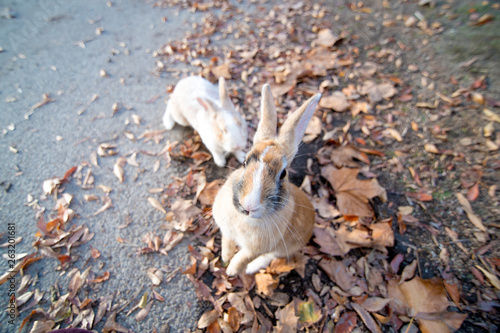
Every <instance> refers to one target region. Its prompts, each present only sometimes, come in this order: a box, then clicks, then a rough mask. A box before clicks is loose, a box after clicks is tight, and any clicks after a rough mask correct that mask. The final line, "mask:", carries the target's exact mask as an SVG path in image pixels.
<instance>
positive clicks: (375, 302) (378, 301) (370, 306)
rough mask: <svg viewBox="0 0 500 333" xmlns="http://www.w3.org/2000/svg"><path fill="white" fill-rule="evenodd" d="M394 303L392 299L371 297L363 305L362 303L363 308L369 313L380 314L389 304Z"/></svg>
mask: <svg viewBox="0 0 500 333" xmlns="http://www.w3.org/2000/svg"><path fill="white" fill-rule="evenodd" d="M391 301H392V299H390V298H382V297H369V298H367V299H366V300H365V301H364V302H363V303H361V306H362V307H363V308H364V309H365V310H366V311H369V312H378V311H380V310H382V309H383V308H385V306H386V305H387V304H389V303H390V302H391Z"/></svg>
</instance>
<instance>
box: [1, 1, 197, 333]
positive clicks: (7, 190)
mask: <svg viewBox="0 0 500 333" xmlns="http://www.w3.org/2000/svg"><path fill="white" fill-rule="evenodd" d="M0 7H1V8H0V10H2V13H3V15H2V17H1V18H0V47H1V48H2V49H3V52H0V131H3V132H2V133H1V135H0V182H1V183H2V187H1V188H0V221H1V227H0V228H1V229H0V233H6V232H7V223H9V222H10V223H15V225H16V237H19V236H21V237H22V238H23V240H22V242H21V243H20V244H19V245H17V247H16V252H17V253H24V252H32V251H33V248H32V241H33V240H34V234H35V232H36V231H37V229H36V220H35V211H34V210H33V209H32V208H30V207H28V206H27V205H26V203H27V196H28V194H30V195H32V196H33V197H34V198H35V199H37V198H39V197H40V195H41V194H42V182H43V180H45V179H48V178H51V177H56V176H57V177H62V176H63V175H64V173H65V172H66V170H68V169H69V168H70V167H71V166H73V165H80V164H81V163H82V162H84V161H90V154H91V152H92V151H96V149H97V147H98V145H99V144H100V143H102V142H111V143H113V144H116V145H117V147H118V150H119V154H120V155H122V156H124V155H126V154H127V153H128V152H133V151H138V150H146V151H159V150H161V148H162V146H161V145H155V144H153V143H152V142H148V143H144V142H143V141H139V142H132V141H130V140H128V139H127V138H126V137H125V135H124V131H125V130H127V131H128V132H131V133H134V134H135V136H136V137H137V136H138V135H140V134H141V133H143V132H144V131H146V130H147V129H163V127H162V125H161V122H160V119H161V116H162V113H163V110H164V105H165V104H164V100H165V87H166V85H167V83H169V82H168V81H167V79H164V78H160V77H158V76H157V75H154V70H155V59H154V58H153V56H152V53H153V51H154V50H156V49H158V48H159V47H161V46H162V45H164V44H165V43H166V42H168V41H169V40H171V39H177V38H180V37H182V35H183V33H184V31H183V29H184V28H183V27H189V26H190V25H189V24H184V22H185V21H186V20H188V21H190V20H195V19H199V16H198V15H197V14H193V13H188V12H187V11H181V12H180V13H176V12H175V11H178V10H177V9H171V8H162V9H160V8H153V7H152V5H151V4H150V3H147V2H145V1H128V0H123V1H120V0H117V1H112V6H108V5H107V2H106V1H103V0H88V1H77V0H73V1H62V0H43V1H30V2H25V1H15V0H6V1H2V3H1V5H0ZM7 8H8V9H7ZM176 14H178V15H176ZM188 15H189V16H188ZM9 16H13V17H12V18H9ZM162 17H168V20H167V21H166V22H163V21H162ZM97 29H102V33H101V34H100V35H99V34H96V30H97ZM101 69H103V70H104V71H105V72H106V73H107V74H108V75H109V77H102V76H101V75H100V70H101ZM120 81H122V82H120ZM170 83H173V82H170ZM43 94H49V96H50V98H51V99H53V100H54V102H52V103H49V104H47V105H45V106H42V107H40V108H37V109H35V110H33V111H32V114H31V115H30V116H29V117H28V114H29V113H30V108H31V107H32V106H33V105H35V104H37V103H38V102H40V101H41V100H42V99H43V98H42V95H43ZM94 94H97V95H98V98H97V100H95V102H93V103H92V104H90V106H88V108H86V110H85V111H84V112H83V113H82V114H81V115H78V113H79V111H81V110H82V109H84V108H85V106H86V105H87V103H89V102H90V101H91V100H92V98H93V96H94ZM114 103H119V106H120V107H119V109H118V111H117V112H116V114H115V115H114V116H113V117H111V116H112V114H113V110H112V105H113V104H114ZM127 107H131V108H132V109H131V110H128V109H127ZM132 114H136V115H138V116H140V117H141V118H142V125H141V126H137V125H135V124H134V123H133V122H131V119H132V118H131V117H132ZM26 118H27V119H26ZM127 121H128V122H130V124H129V125H126V122H127ZM12 129H13V130H12ZM163 142H164V141H163ZM15 151H17V153H14V152H15ZM157 159H158V158H154V157H147V156H144V155H140V156H139V157H138V158H137V160H138V162H139V163H140V165H141V166H140V168H133V167H129V166H127V168H126V170H125V172H126V173H125V177H126V179H125V181H124V182H123V183H122V184H120V183H119V182H118V180H117V178H116V177H115V176H114V175H113V172H112V170H113V163H114V161H115V158H112V157H110V158H100V159H99V164H100V166H99V168H93V173H94V176H95V183H96V185H97V184H104V185H106V186H110V187H112V188H113V192H111V194H110V197H111V199H112V200H113V203H114V207H113V208H112V209H109V210H107V211H106V212H104V213H102V214H99V215H97V216H92V213H93V212H95V211H96V210H97V209H98V208H99V207H101V205H102V204H100V203H95V202H90V203H87V202H85V201H84V200H83V195H84V194H97V195H102V192H101V191H99V190H97V189H94V190H89V191H83V190H81V189H80V188H79V187H78V186H77V185H76V184H73V182H72V184H70V185H68V187H67V189H66V192H67V193H70V194H72V195H74V196H75V198H74V202H73V203H72V205H71V208H73V209H74V210H75V211H76V213H77V214H78V215H79V218H77V219H75V220H74V221H73V222H72V223H75V224H84V225H86V226H87V227H88V228H89V229H90V231H91V232H94V233H95V234H96V235H95V237H94V239H93V240H92V241H91V242H90V245H92V246H93V247H94V248H97V249H98V250H99V251H100V252H101V254H102V255H101V257H100V258H99V259H98V260H91V261H89V262H87V260H88V259H89V257H90V251H89V246H88V245H89V244H87V245H85V246H82V247H80V248H79V249H76V250H74V251H73V253H74V254H78V255H80V256H81V258H80V259H79V260H78V261H77V262H76V263H75V264H74V265H73V266H72V267H77V268H79V269H81V270H83V269H84V268H87V267H88V266H89V265H93V268H92V271H94V272H95V274H96V275H97V276H99V275H100V274H102V272H104V271H110V273H111V277H110V279H109V280H108V281H107V282H106V283H103V284H102V285H97V286H96V287H95V288H92V289H91V288H87V289H86V290H85V293H86V295H87V297H90V298H94V299H95V298H98V297H100V296H106V295H111V294H113V293H115V301H118V300H120V299H125V300H127V299H128V298H130V296H131V295H133V294H135V293H136V292H138V291H139V290H140V289H141V288H143V289H142V293H144V292H145V291H148V292H149V293H150V291H151V288H150V286H151V282H150V280H149V279H148V278H147V276H146V270H147V269H148V268H150V267H156V268H160V267H163V266H167V267H168V268H170V269H175V268H177V267H179V266H181V265H182V264H184V263H185V262H186V260H187V259H188V258H187V257H188V254H187V246H186V244H181V245H179V246H177V247H176V248H175V249H174V251H172V252H171V253H170V255H169V257H165V256H160V255H157V254H156V255H147V256H141V257H139V256H138V255H137V254H136V251H137V245H141V246H144V245H145V244H144V243H142V241H141V239H140V238H141V237H142V235H144V234H145V233H146V232H148V231H152V232H154V233H157V234H158V235H160V236H162V233H164V231H158V226H159V225H161V224H162V223H163V222H164V220H163V214H162V213H160V212H157V211H155V210H154V209H152V208H151V206H150V205H148V202H147V200H146V198H147V197H148V196H151V194H150V193H149V192H148V189H150V188H158V187H162V186H165V185H166V184H169V183H170V182H171V180H170V174H169V173H170V172H176V173H182V172H183V170H175V171H174V170H171V169H165V168H163V167H160V169H159V170H158V171H157V172H156V173H154V172H153V171H152V169H153V166H154V163H155V162H156V160H157ZM163 163H164V162H162V164H161V166H164V165H163ZM141 169H144V170H143V171H144V172H140V170H141ZM136 174H137V175H138V178H137V180H136V181H134V178H135V176H136ZM40 205H41V206H44V207H46V209H47V210H50V209H52V207H53V205H54V201H53V200H52V199H47V200H46V201H40ZM127 216H128V217H130V221H132V223H131V224H130V225H129V227H128V228H125V229H123V230H119V229H118V228H117V227H118V225H120V224H123V223H124V222H125V219H126V217H127ZM117 237H120V238H122V239H124V240H126V241H127V242H129V243H126V244H122V243H119V242H118V241H117V240H116V239H117ZM5 241H7V236H6V234H4V235H3V237H2V238H1V240H0V242H1V243H4V242H5ZM1 252H2V254H3V253H7V251H6V249H1ZM84 265H86V266H85V267H84ZM57 266H58V261H57V260H56V259H51V258H46V259H44V260H42V261H39V262H37V263H36V264H34V265H31V266H30V267H29V269H28V270H27V274H30V275H31V276H32V277H35V276H37V277H38V282H37V283H36V285H35V288H39V289H40V290H41V291H43V292H45V293H46V294H45V296H44V300H43V301H42V303H41V304H45V305H44V306H43V307H44V308H48V303H47V302H48V299H49V295H50V292H49V290H50V286H52V285H53V284H54V283H55V282H56V281H57V283H58V285H59V286H61V291H62V292H64V289H65V288H67V284H68V279H67V277H66V276H65V275H63V276H60V275H61V274H60V273H61V272H57V271H55V269H56V268H57ZM6 270H7V263H6V261H2V262H1V263H0V271H1V272H4V271H6ZM19 280H20V277H19V275H18V281H17V283H19ZM7 285H8V283H6V284H4V285H2V286H0V299H1V300H2V304H3V306H6V305H7V303H8V286H7ZM62 286H64V287H62ZM157 290H158V291H159V292H160V294H161V295H162V296H163V297H165V298H166V301H165V302H164V303H158V302H156V303H155V306H153V308H152V309H151V312H150V314H149V315H148V316H147V318H146V319H145V320H144V321H142V322H140V323H137V322H136V321H135V319H134V315H135V314H132V315H131V316H130V317H127V318H125V316H124V314H119V315H118V318H117V322H119V323H120V324H122V325H124V326H126V327H128V328H130V329H132V330H134V331H136V332H147V331H150V330H152V329H153V327H156V328H157V329H160V328H161V327H162V326H164V325H165V324H166V323H169V325H170V326H171V328H172V331H175V332H178V331H180V330H181V328H193V327H194V325H195V322H196V320H197V318H198V317H199V311H200V309H199V308H198V305H197V300H196V296H195V294H194V290H193V288H192V285H191V283H190V282H189V281H188V280H187V279H186V278H185V277H184V276H182V275H180V274H178V275H177V276H176V277H175V278H174V279H173V280H172V281H171V282H170V283H169V284H168V285H165V284H164V283H163V284H162V288H160V289H157ZM142 293H141V295H142ZM43 302H45V303H43ZM30 311H31V310H30ZM25 316H26V313H23V314H21V317H20V318H18V319H17V320H16V322H15V327H19V325H20V324H21V321H22V318H24V317H25ZM7 320H8V317H7V316H6V313H5V312H4V311H2V312H0V331H2V332H6V331H14V330H13V327H12V326H11V325H10V324H8V323H7ZM103 322H104V320H103ZM103 322H102V323H101V325H99V326H98V328H99V327H101V329H102V324H103ZM164 328H165V326H164Z"/></svg>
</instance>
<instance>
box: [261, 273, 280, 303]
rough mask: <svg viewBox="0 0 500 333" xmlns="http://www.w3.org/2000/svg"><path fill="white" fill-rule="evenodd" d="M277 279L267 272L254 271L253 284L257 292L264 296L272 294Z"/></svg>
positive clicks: (276, 285) (276, 284)
mask: <svg viewBox="0 0 500 333" xmlns="http://www.w3.org/2000/svg"><path fill="white" fill-rule="evenodd" d="M278 282H279V280H278V279H276V278H274V277H273V276H272V275H271V274H269V273H260V272H259V273H256V274H255V284H256V287H257V292H258V293H259V294H262V295H265V296H268V297H269V296H272V295H273V293H274V289H276V287H278Z"/></svg>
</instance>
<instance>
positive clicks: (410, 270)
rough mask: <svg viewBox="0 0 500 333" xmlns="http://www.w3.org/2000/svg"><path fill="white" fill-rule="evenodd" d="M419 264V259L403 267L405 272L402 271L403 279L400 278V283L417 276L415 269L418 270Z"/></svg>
mask: <svg viewBox="0 0 500 333" xmlns="http://www.w3.org/2000/svg"><path fill="white" fill-rule="evenodd" d="M417 264H418V262H417V260H413V261H412V262H411V264H409V265H408V266H406V267H405V268H404V269H403V272H402V273H401V279H400V280H399V283H400V284H401V283H403V282H405V281H407V280H410V279H411V278H413V277H414V276H415V271H416V270H417Z"/></svg>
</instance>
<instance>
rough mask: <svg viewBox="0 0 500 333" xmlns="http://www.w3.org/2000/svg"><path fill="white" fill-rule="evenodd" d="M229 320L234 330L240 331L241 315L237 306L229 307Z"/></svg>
mask: <svg viewBox="0 0 500 333" xmlns="http://www.w3.org/2000/svg"><path fill="white" fill-rule="evenodd" d="M227 317H228V318H227V321H228V323H229V326H231V329H232V331H233V332H238V330H239V328H240V325H241V323H240V315H239V313H238V310H236V308H235V307H230V308H229V309H227Z"/></svg>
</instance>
